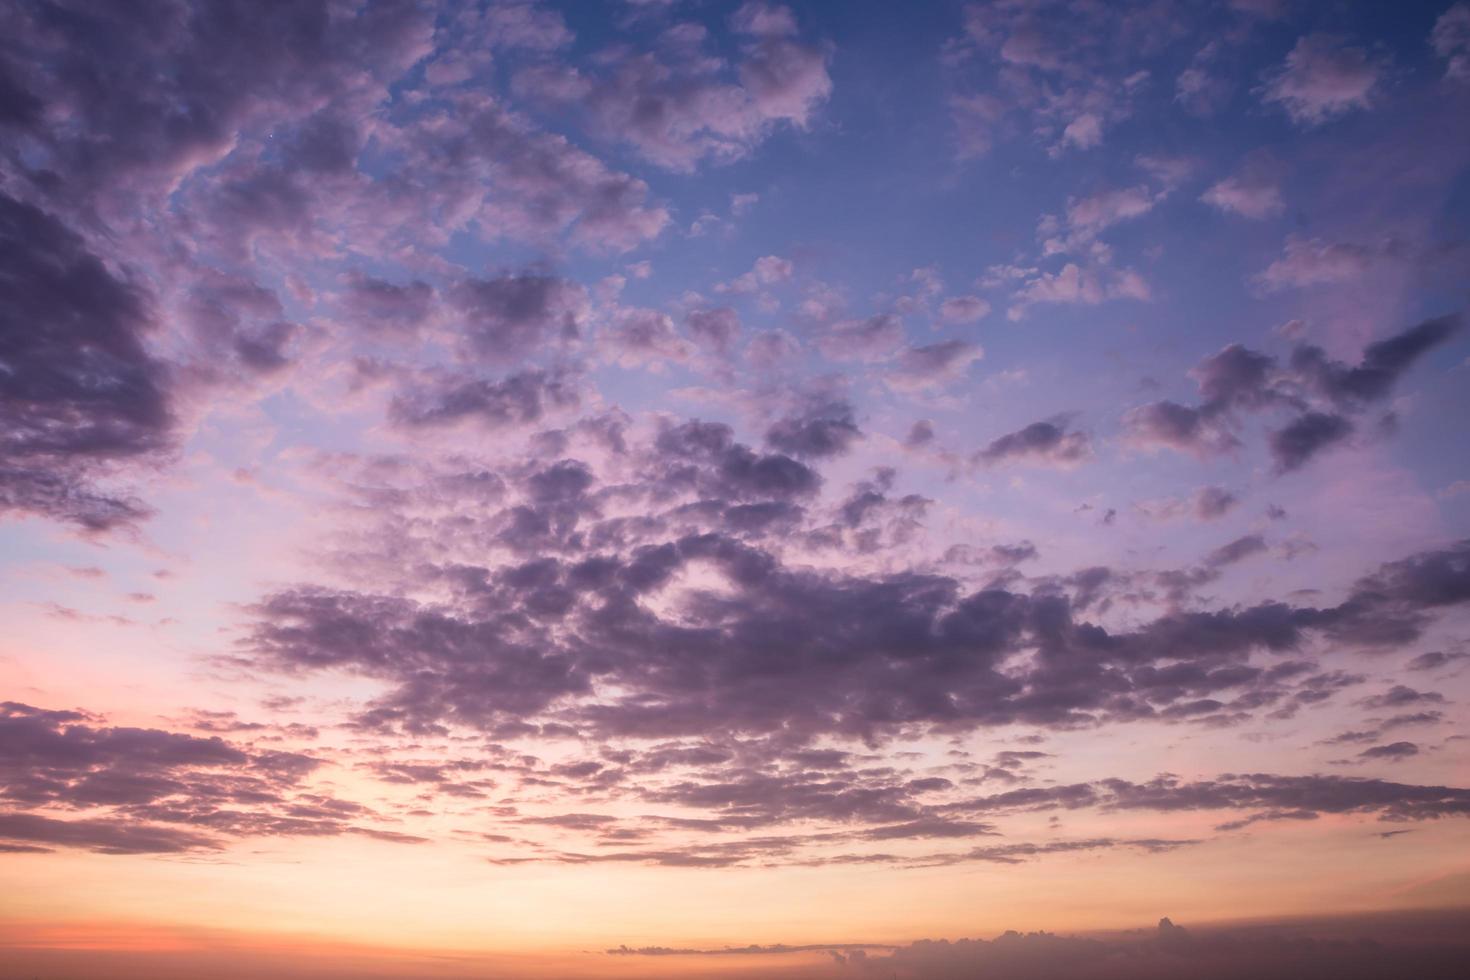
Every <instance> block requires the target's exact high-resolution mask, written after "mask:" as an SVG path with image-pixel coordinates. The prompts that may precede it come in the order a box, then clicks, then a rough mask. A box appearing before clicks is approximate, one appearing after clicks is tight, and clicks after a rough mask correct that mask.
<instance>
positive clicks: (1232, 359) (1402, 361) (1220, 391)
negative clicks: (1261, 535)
mask: <svg viewBox="0 0 1470 980" xmlns="http://www.w3.org/2000/svg"><path fill="white" fill-rule="evenodd" d="M1460 322H1461V317H1460V316H1459V314H1452V315H1450V316H1444V317H1436V318H1433V319H1430V320H1425V321H1424V322H1422V323H1419V324H1416V325H1415V326H1412V327H1409V328H1407V329H1405V330H1403V331H1401V332H1399V333H1397V334H1395V335H1393V336H1391V337H1388V338H1385V339H1384V340H1380V341H1375V342H1374V343H1372V344H1369V345H1368V346H1367V347H1365V348H1364V350H1363V356H1362V359H1361V360H1360V361H1359V363H1358V364H1356V365H1351V366H1350V365H1347V364H1344V363H1342V362H1340V361H1335V360H1332V359H1331V358H1329V357H1328V356H1327V355H1326V353H1325V352H1324V351H1323V350H1322V349H1321V348H1319V347H1316V346H1313V345H1309V344H1304V345H1298V346H1297V347H1296V348H1295V349H1294V350H1293V351H1292V354H1291V357H1290V359H1289V361H1288V363H1287V365H1285V366H1283V365H1281V364H1280V363H1279V362H1278V361H1277V360H1276V359H1275V358H1274V357H1271V356H1270V355H1267V354H1262V353H1260V352H1258V351H1253V350H1250V349H1249V348H1246V347H1243V346H1241V345H1240V344H1231V345H1229V346H1227V347H1225V348H1223V349H1221V350H1220V351H1219V352H1217V353H1215V354H1212V355H1210V356H1209V357H1207V358H1205V359H1204V360H1203V361H1201V362H1200V363H1199V364H1198V365H1196V366H1195V367H1194V368H1193V369H1192V370H1191V371H1190V376H1191V377H1192V378H1193V379H1194V381H1195V383H1196V384H1197V385H1198V386H1199V389H1200V394H1201V396H1203V399H1204V400H1203V401H1202V402H1201V403H1200V404H1199V405H1198V406H1190V405H1183V404H1180V403H1178V402H1174V401H1167V400H1166V401H1158V402H1152V403H1150V404H1147V405H1141V406H1138V407H1137V408H1133V409H1130V410H1129V411H1128V412H1127V413H1125V415H1124V416H1123V428H1124V432H1125V438H1126V439H1127V440H1128V441H1129V442H1130V443H1132V444H1133V445H1135V446H1138V447H1141V448H1144V449H1157V448H1168V449H1175V450H1178V451H1181V452H1187V453H1191V454H1193V455H1195V456H1199V457H1201V458H1204V457H1209V456H1216V455H1220V454H1222V453H1227V452H1231V451H1233V450H1236V449H1239V448H1241V446H1242V443H1241V441H1240V439H1239V438H1238V437H1237V435H1236V433H1237V432H1238V431H1239V428H1240V419H1241V413H1242V412H1244V411H1250V412H1260V411H1268V410H1278V411H1289V412H1291V413H1292V416H1291V418H1290V420H1289V421H1288V422H1287V423H1286V424H1285V425H1283V426H1281V427H1280V428H1277V429H1276V430H1274V431H1272V432H1271V434H1270V436H1269V438H1268V447H1269V449H1270V452H1271V455H1272V458H1273V460H1274V461H1275V464H1276V470H1277V472H1278V473H1288V472H1291V471H1293V470H1297V469H1300V468H1301V467H1302V466H1303V465H1305V464H1306V463H1307V462H1308V461H1309V460H1311V459H1313V458H1314V457H1316V456H1317V455H1318V454H1319V453H1321V452H1322V451H1323V450H1325V449H1327V448H1329V447H1331V446H1333V445H1337V444H1339V443H1342V442H1344V441H1346V440H1347V439H1348V438H1349V437H1351V436H1352V435H1353V433H1354V432H1355V431H1356V425H1355V423H1354V422H1353V420H1352V418H1351V417H1350V416H1352V415H1354V414H1358V413H1361V412H1363V411H1365V410H1366V409H1367V408H1368V407H1370V406H1371V405H1372V404H1374V403H1376V402H1379V401H1382V400H1383V399H1384V398H1386V397H1388V395H1389V394H1390V393H1391V392H1392V391H1393V388H1394V387H1395V385H1396V384H1397V383H1398V381H1399V379H1400V378H1401V377H1402V376H1403V375H1404V374H1405V373H1406V372H1407V371H1408V370H1409V369H1410V368H1411V367H1412V366H1413V365H1414V364H1415V363H1416V362H1417V361H1418V360H1419V358H1421V357H1423V356H1424V354H1426V353H1427V352H1429V351H1430V350H1433V349H1434V348H1435V347H1437V346H1439V345H1440V344H1442V343H1444V342H1445V341H1446V340H1448V339H1449V338H1450V337H1451V336H1453V335H1454V333H1455V332H1456V331H1457V330H1458V329H1459V327H1460Z"/></svg>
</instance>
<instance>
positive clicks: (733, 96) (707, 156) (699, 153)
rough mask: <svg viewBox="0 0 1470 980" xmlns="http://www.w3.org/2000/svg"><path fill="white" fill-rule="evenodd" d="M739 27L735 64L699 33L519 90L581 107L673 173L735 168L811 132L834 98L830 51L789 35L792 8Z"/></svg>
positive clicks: (755, 9) (556, 72) (548, 75)
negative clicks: (787, 133)
mask: <svg viewBox="0 0 1470 980" xmlns="http://www.w3.org/2000/svg"><path fill="white" fill-rule="evenodd" d="M731 24H732V27H733V29H734V30H735V32H736V33H737V34H738V35H740V36H742V37H743V40H742V41H741V42H740V43H739V57H738V60H736V61H735V62H734V63H733V64H731V63H728V62H727V61H726V60H725V59H723V58H721V57H719V56H717V55H714V54H712V53H711V51H710V50H708V48H707V46H706V43H705V42H706V40H707V32H706V30H705V29H704V28H702V27H694V28H693V29H688V30H686V31H684V32H683V33H682V34H680V35H677V37H676V43H672V44H670V45H667V46H666V47H665V50H663V51H662V52H661V53H655V52H636V51H632V50H626V49H624V50H619V49H613V50H611V51H609V52H608V54H607V55H606V56H605V57H604V58H602V59H600V62H601V63H600V64H599V66H598V67H599V71H598V72H597V73H596V75H584V74H582V73H581V72H580V71H578V70H577V69H576V68H572V67H569V66H562V65H553V64H543V65H539V66H535V67H533V68H528V69H525V70H522V71H521V72H519V73H518V74H517V75H516V77H515V79H514V88H515V89H516V90H517V91H518V92H519V93H521V94H522V95H525V96H527V97H529V98H533V99H539V100H542V101H545V102H550V103H561V104H567V103H570V104H574V105H577V106H579V107H580V108H582V109H583V110H584V111H585V112H586V113H587V115H588V117H589V118H590V120H591V122H592V124H593V127H594V128H595V129H596V130H597V131H598V132H600V133H601V134H602V135H604V136H605V137H607V138H610V139H618V140H621V141H625V142H627V143H629V144H631V145H632V146H633V147H634V148H635V149H636V150H637V151H638V153H639V154H641V155H642V156H643V157H644V158H646V159H648V160H650V161H652V162H653V163H655V164H658V165H659V166H662V167H666V168H668V169H670V170H676V171H686V172H687V171H691V170H693V169H694V168H695V167H696V166H697V165H698V164H700V163H702V162H704V161H706V160H713V161H715V162H722V163H723V162H729V161H732V160H735V159H739V158H740V157H742V156H744V155H746V154H747V153H748V152H749V151H750V150H751V149H752V148H753V147H755V146H756V145H758V144H760V143H761V142H763V141H764V140H765V139H767V138H768V137H769V136H770V135H771V133H772V132H773V131H774V130H775V129H776V128H777V127H778V126H780V125H783V124H784V125H788V126H791V127H793V128H796V129H805V128H806V127H807V126H808V125H809V124H810V122H811V119H812V116H813V114H814V113H815V112H816V110H817V109H818V107H819V106H820V105H821V104H822V103H823V102H825V101H826V100H827V97H828V96H829V95H830V94H831V92H832V79H831V76H830V75H829V74H828V72H827V61H828V51H827V50H826V48H825V47H823V46H820V45H815V44H807V43H803V42H801V41H799V40H796V39H795V38H794V37H793V35H792V34H791V33H790V32H788V31H787V30H786V29H785V28H786V27H788V26H793V25H794V24H795V15H794V14H793V13H792V12H791V10H790V9H789V8H786V7H781V6H775V5H754V6H752V5H746V6H744V7H742V8H740V10H739V11H737V13H736V15H735V16H734V17H733V18H732V20H731ZM690 26H691V27H692V25H690Z"/></svg>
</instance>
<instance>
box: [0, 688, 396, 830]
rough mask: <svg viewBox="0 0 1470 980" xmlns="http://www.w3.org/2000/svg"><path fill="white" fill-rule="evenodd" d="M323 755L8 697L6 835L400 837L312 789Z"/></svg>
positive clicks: (1, 751)
mask: <svg viewBox="0 0 1470 980" xmlns="http://www.w3.org/2000/svg"><path fill="white" fill-rule="evenodd" d="M321 765H322V761H321V760H320V759H317V758H314V757H312V756H307V755H303V754H300V753H297V752H289V751H281V750H272V749H256V748H242V747H240V746H238V745H235V744H232V743H230V742H227V741H225V740H224V739H222V738H220V737H218V736H210V737H206V738H201V737H198V736H195V735H188V734H184V733H180V732H168V731H162V730H159V729H152V728H121V727H107V726H104V725H102V724H101V723H100V719H97V718H95V717H93V716H91V715H88V714H85V713H82V712H78V711H54V710H46V709H42V708H35V707H32V706H30V705H25V704H18V703H16V702H4V703H0V803H3V804H4V805H5V806H6V807H8V808H9V809H7V810H4V811H0V839H8V840H11V841H20V842H24V843H26V844H30V845H37V846H45V847H51V846H55V847H84V848H88V849H90V850H95V851H99V852H101V853H105V854H137V853H169V852H176V851H189V850H200V849H218V848H220V847H222V846H223V845H224V844H225V843H226V842H227V841H228V840H230V839H231V838H239V837H253V836H294V835H312V836H321V835H337V834H344V833H374V834H379V833H383V834H387V836H388V837H389V838H391V837H393V836H394V835H393V833H392V832H388V831H379V830H375V829H373V828H370V827H364V826H360V825H359V824H358V823H357V822H356V821H358V820H361V819H364V818H371V817H372V816H373V813H372V811H370V810H369V809H368V808H367V807H364V806H361V805H359V804H357V803H353V802H350V801H347V800H342V799H336V798H333V797H331V796H325V795H321V794H319V793H316V792H313V791H311V790H310V789H309V788H308V787H307V786H306V785H305V780H306V779H307V777H309V776H310V775H311V774H312V773H313V772H314V771H315V770H317V769H318V767H320V766H321ZM99 812H100V813H101V814H102V815H100V816H99V815H97V814H98V813H99ZM77 814H80V816H78V815H77ZM399 836H401V837H402V839H404V840H405V841H415V840H419V839H420V838H412V837H409V836H408V835H399Z"/></svg>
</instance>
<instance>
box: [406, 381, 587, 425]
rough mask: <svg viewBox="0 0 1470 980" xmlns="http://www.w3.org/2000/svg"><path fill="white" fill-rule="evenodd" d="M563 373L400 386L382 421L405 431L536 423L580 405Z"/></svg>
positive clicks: (574, 385)
mask: <svg viewBox="0 0 1470 980" xmlns="http://www.w3.org/2000/svg"><path fill="white" fill-rule="evenodd" d="M577 381H578V379H577V377H576V376H575V375H574V374H572V373H570V372H568V371H564V370H561V371H535V370H532V371H519V372H516V373H514V374H510V375H507V376H505V377H503V378H500V379H497V380H490V379H488V378H478V377H473V376H466V375H457V374H450V375H439V376H425V377H421V378H419V379H417V380H415V381H413V382H410V383H408V384H405V385H404V386H402V387H400V388H399V389H398V390H397V391H396V392H395V393H394V395H393V399H392V401H391V402H390V403H389V406H388V418H389V419H390V420H391V421H392V422H393V423H394V424H395V425H399V426H403V427H406V428H423V427H432V426H442V425H452V424H454V423H456V422H460V421H464V420H466V419H472V420H474V421H475V422H478V423H479V424H481V425H484V426H486V427H489V428H505V427H509V426H524V425H529V424H531V423H534V422H539V421H540V420H541V419H542V418H543V416H545V415H546V413H547V412H550V411H553V410H556V409H564V408H570V407H574V406H576V405H577V404H579V402H580V392H579V386H578V383H577Z"/></svg>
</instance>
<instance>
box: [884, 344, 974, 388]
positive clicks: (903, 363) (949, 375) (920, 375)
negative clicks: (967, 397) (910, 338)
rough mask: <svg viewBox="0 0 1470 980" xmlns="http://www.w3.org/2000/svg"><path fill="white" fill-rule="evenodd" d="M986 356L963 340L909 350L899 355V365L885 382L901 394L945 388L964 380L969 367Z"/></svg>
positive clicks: (926, 345) (887, 376)
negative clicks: (901, 392) (902, 392)
mask: <svg viewBox="0 0 1470 980" xmlns="http://www.w3.org/2000/svg"><path fill="white" fill-rule="evenodd" d="M984 356H985V351H984V349H983V348H981V347H980V346H979V345H978V344H972V343H969V342H968V341H964V340H944V341H940V342H938V343H934V344H925V345H924V346H922V347H909V348H906V349H905V350H904V351H903V352H902V353H900V354H899V355H898V364H897V365H896V366H895V367H894V368H893V370H891V371H889V372H888V374H887V375H886V376H885V380H887V382H888V384H889V386H890V387H893V388H896V389H898V390H900V391H922V390H924V389H926V388H936V387H943V386H945V385H950V384H954V383H955V382H957V381H959V380H961V379H962V378H963V377H964V376H965V373H966V372H967V371H968V370H969V367H970V365H971V364H973V363H974V362H976V361H978V360H980V359H981V358H982V357H984Z"/></svg>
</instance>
